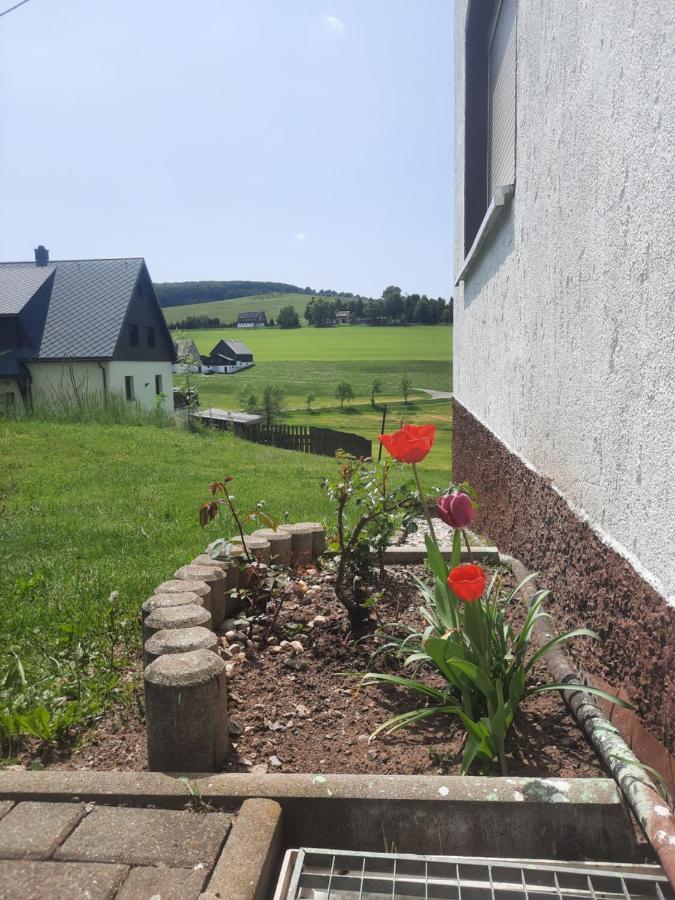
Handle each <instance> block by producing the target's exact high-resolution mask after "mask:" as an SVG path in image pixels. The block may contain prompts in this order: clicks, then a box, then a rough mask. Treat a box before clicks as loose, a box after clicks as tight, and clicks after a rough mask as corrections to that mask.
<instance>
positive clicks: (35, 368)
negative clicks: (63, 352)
mask: <svg viewBox="0 0 675 900" xmlns="http://www.w3.org/2000/svg"><path fill="white" fill-rule="evenodd" d="M102 365H103V366H105V365H106V363H102ZM28 368H29V370H30V374H31V378H32V384H31V391H32V395H33V402H34V403H35V404H38V405H39V404H43V403H44V404H49V403H52V402H54V401H55V400H57V399H64V400H65V399H67V398H72V399H74V398H75V396H76V395H85V394H94V393H99V394H100V395H101V396H103V373H102V372H101V369H100V368H99V367H98V365H97V364H96V363H95V362H72V363H64V362H58V361H56V360H55V361H54V362H31V363H28Z"/></svg>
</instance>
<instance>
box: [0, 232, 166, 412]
mask: <svg viewBox="0 0 675 900" xmlns="http://www.w3.org/2000/svg"><path fill="white" fill-rule="evenodd" d="M174 360H175V354H174V346H173V341H172V339H171V336H170V334H169V330H168V328H167V325H166V322H165V321H164V317H163V315H162V312H161V309H160V307H159V303H158V301H157V297H156V296H155V291H154V288H153V286H152V281H151V279H150V275H149V273H148V269H147V266H146V265H145V261H144V260H143V259H142V258H141V257H135V258H130V259H80V260H77V259H75V260H56V261H50V260H49V252H48V251H47V250H46V249H45V248H44V247H42V246H40V247H38V248H37V249H36V251H35V262H7V263H0V404H3V405H10V404H11V405H16V404H18V403H21V402H23V403H24V404H26V405H27V406H32V405H33V404H37V403H46V404H49V403H53V402H57V401H59V400H70V401H77V400H78V398H81V397H84V396H85V395H92V394H99V395H100V396H101V397H105V396H108V395H109V394H111V393H113V392H117V393H119V394H121V395H123V396H125V397H126V399H127V400H129V401H138V402H139V403H140V404H141V405H142V406H144V407H146V408H148V409H151V408H154V407H155V406H156V405H157V404H158V403H161V405H162V406H163V407H164V408H165V409H166V410H167V411H171V410H172V409H173V391H172V388H173V384H172V364H173V362H174ZM158 398H159V400H158Z"/></svg>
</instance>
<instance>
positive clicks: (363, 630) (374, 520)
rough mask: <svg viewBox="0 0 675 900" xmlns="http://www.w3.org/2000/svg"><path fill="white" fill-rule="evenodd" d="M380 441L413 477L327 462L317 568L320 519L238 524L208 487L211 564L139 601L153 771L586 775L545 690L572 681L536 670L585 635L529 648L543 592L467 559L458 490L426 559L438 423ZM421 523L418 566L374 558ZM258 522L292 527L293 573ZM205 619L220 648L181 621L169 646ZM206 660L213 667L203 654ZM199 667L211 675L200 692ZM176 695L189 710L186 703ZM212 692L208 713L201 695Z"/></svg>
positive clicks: (217, 486) (569, 729) (465, 494)
mask: <svg viewBox="0 0 675 900" xmlns="http://www.w3.org/2000/svg"><path fill="white" fill-rule="evenodd" d="M381 440H382V443H383V444H384V446H385V447H386V448H387V450H388V451H389V453H390V454H391V456H392V457H393V458H395V459H396V460H398V462H400V463H404V464H410V465H411V467H412V474H413V476H414V483H412V482H410V483H407V484H405V483H404V484H402V483H400V479H396V485H395V486H392V484H391V481H392V478H391V474H390V473H391V469H392V464H391V462H390V461H387V462H385V463H384V464H383V465H381V466H380V465H376V464H375V463H374V462H373V461H372V460H359V459H355V458H354V457H351V456H348V455H347V454H338V478H337V480H336V481H335V482H332V483H331V482H327V483H326V487H327V490H328V493H329V496H331V498H332V499H333V500H334V501H335V502H336V505H337V534H336V538H335V548H336V549H337V555H336V556H335V557H334V558H333V559H332V561H331V562H330V563H326V561H324V563H326V565H327V570H322V563H321V561H320V555H321V553H322V552H323V549H324V547H325V544H324V534H323V528H322V527H321V526H318V525H317V526H315V525H312V523H301V524H300V525H291V526H278V523H277V522H275V521H274V520H273V519H272V518H271V517H269V516H267V515H266V514H263V513H262V512H261V510H260V508H258V509H257V510H255V511H252V512H251V513H248V514H246V516H241V515H240V514H239V513H238V511H237V509H236V507H235V505H234V504H233V502H232V501H233V498H232V496H231V494H230V491H229V487H228V484H229V482H231V481H232V477H231V476H227V477H226V478H225V479H224V480H223V481H221V482H214V483H213V484H212V485H211V494H212V499H211V500H209V501H207V502H206V503H205V504H203V506H202V508H201V510H200V520H201V523H202V525H203V526H206V525H207V524H208V523H209V522H211V521H213V520H214V519H216V518H217V517H218V515H219V513H221V512H223V511H226V512H227V514H228V516H230V517H231V518H232V520H233V521H234V523H235V524H236V526H237V531H238V533H239V537H238V538H230V539H229V541H226V540H218V541H216V542H215V543H214V544H212V545H211V551H212V554H213V556H212V557H209V556H206V557H204V556H203V557H199V558H198V559H197V560H195V561H194V563H195V564H194V565H191V566H185V567H183V568H182V569H180V570H179V571H177V572H176V573H175V578H176V579H178V580H176V581H170V582H166V583H165V584H164V585H162V586H161V587H160V588H158V589H157V590H158V591H160V592H162V591H163V592H164V593H161V604H163V607H162V608H161V609H160V608H157V609H156V608H155V607H156V606H157V604H158V603H159V600H158V598H157V597H155V598H153V599H152V601H148V603H146V604H145V605H144V612H145V613H146V616H147V618H146V619H145V621H144V630H145V631H146V632H147V633H146V637H148V636H149V635H151V634H153V633H154V632H157V633H156V636H155V637H153V640H154V641H155V643H156V645H157V646H154V645H153V647H152V648H151V647H150V641H149V642H148V643H146V661H147V662H148V668H147V669H146V672H145V682H146V701H147V706H148V719H149V723H150V724H149V726H148V742H149V744H150V764H151V766H153V767H155V768H160V769H166V768H167V767H168V769H169V770H172V771H173V770H183V771H185V770H187V768H189V766H190V762H191V759H192V757H191V754H192V752H193V751H192V750H188V751H186V749H185V748H186V746H188V745H187V738H188V736H190V737H191V739H192V740H193V741H194V742H196V743H195V749H194V753H195V754H197V753H198V752H199V748H200V747H202V748H203V747H206V748H207V750H208V753H210V752H211V749H209V748H212V747H218V748H219V749H218V752H217V753H216V755H215V756H214V757H213V758H212V759H211V758H210V757H209V758H208V759H207V758H206V757H205V758H204V760H203V761H202V762H201V764H200V765H201V767H200V769H199V770H200V771H213V770H217V769H218V768H220V767H225V768H230V769H232V768H237V767H239V768H244V769H250V768H254V767H259V769H260V770H272V771H274V770H279V771H281V770H284V771H317V772H322V771H326V772H328V771H332V772H380V773H381V772H398V773H404V772H406V773H410V774H413V773H419V772H433V771H442V772H448V773H450V772H453V773H455V772H457V773H462V774H466V773H468V772H469V771H472V772H475V773H478V772H482V773H484V774H490V773H491V772H492V771H493V767H494V766H495V765H498V766H499V768H500V770H501V773H502V774H503V775H511V774H530V775H533V774H543V775H546V774H548V775H561V774H597V772H598V768H597V765H596V763H595V761H594V758H593V754H592V752H591V750H590V749H589V748H588V747H587V746H586V743H585V740H584V739H583V737H582V736H581V733H580V732H579V731H578V730H577V728H576V726H575V725H574V723H573V722H572V720H571V719H570V718H569V716H568V715H567V712H566V711H565V707H564V705H563V703H562V701H561V700H560V698H559V696H558V694H557V690H559V689H563V690H570V689H571V688H570V687H569V686H568V685H567V684H564V685H563V684H560V685H557V684H549V683H546V681H545V670H544V664H543V659H542V656H543V654H544V652H545V651H546V650H547V649H548V648H549V647H553V646H556V645H558V644H560V643H563V642H564V641H567V640H569V639H571V638H585V639H587V638H596V637H597V636H596V635H594V634H593V633H592V632H590V631H588V630H587V629H575V630H574V631H573V632H570V633H568V634H564V635H560V636H558V637H555V638H554V639H552V640H550V641H549V643H548V644H547V645H546V646H545V647H543V648H539V649H535V648H534V647H533V646H532V633H533V629H534V627H535V626H536V623H537V620H538V619H539V618H540V617H541V616H542V615H543V614H544V604H545V602H546V600H547V592H546V591H540V592H538V593H536V594H535V595H534V597H533V598H532V599H531V600H530V601H529V602H524V598H523V597H522V595H521V593H520V586H517V585H515V584H514V583H513V579H512V577H511V575H510V573H509V572H508V570H503V568H502V567H499V566H498V567H497V569H496V570H490V569H488V568H487V567H486V566H482V565H480V564H478V562H477V561H475V560H474V559H473V556H472V549H471V546H470V545H469V541H468V536H467V532H466V528H467V526H469V525H470V524H471V522H472V521H473V519H474V516H475V507H476V501H475V498H473V496H471V494H470V488H468V487H466V488H465V487H464V486H462V487H461V488H460V489H458V488H453V489H451V490H449V491H448V492H446V493H445V494H443V495H441V496H439V497H438V498H437V502H436V514H437V516H438V517H440V519H441V520H442V521H443V522H444V523H445V524H446V525H447V526H448V527H449V528H450V529H451V531H452V542H451V546H452V550H451V553H450V554H449V556H450V559H449V560H447V561H446V559H444V557H443V555H442V554H441V552H440V550H439V545H438V541H437V537H436V533H435V529H434V524H433V522H432V519H431V517H430V515H429V509H428V498H427V496H426V495H425V493H424V490H423V487H422V483H421V478H420V472H419V471H418V468H417V466H418V464H419V463H420V462H421V461H422V460H423V459H424V458H425V456H426V455H427V454H428V452H429V450H430V448H431V446H432V444H433V441H434V428H433V426H428V427H427V426H423V427H414V426H404V427H403V428H402V429H401V430H400V431H399V432H396V433H395V434H394V435H383V436H382V438H381ZM218 495H222V497H218ZM259 507H260V504H259ZM420 512H422V513H423V514H424V515H425V517H426V521H427V526H428V531H427V534H426V535H425V546H426V550H427V555H428V560H427V564H426V565H425V566H420V567H418V568H417V569H416V570H412V569H410V568H407V569H405V568H404V569H401V568H398V569H397V568H395V567H394V568H391V567H390V568H387V567H386V566H385V565H384V558H385V550H386V548H387V546H388V544H389V543H390V542H391V540H392V538H393V536H394V534H395V533H396V531H397V528H398V527H399V526H400V525H402V526H403V528H404V529H405V530H406V531H410V530H413V531H414V529H415V528H416V527H417V526H416V518H415V517H416V515H418V514H419V513H420ZM261 521H262V522H263V524H266V525H268V526H271V529H270V528H267V529H265V531H266V532H267V533H268V534H269V535H270V539H272V537H276V534H277V528H278V527H279V531H280V532H281V531H283V530H284V529H285V530H287V531H288V532H289V533H288V534H287V535H286V537H285V538H284V539H283V541H281V542H279V546H278V547H277V548H276V550H277V551H280V550H281V544H282V543H286V544H288V545H289V546H288V547H287V548H286V552H287V554H288V557H289V559H291V561H292V564H293V566H294V570H293V571H291V572H290V573H289V572H288V571H287V570H286V569H285V567H284V566H282V565H279V563H278V560H279V558H280V557H279V556H277V557H276V559H277V563H274V562H273V561H271V559H270V557H271V554H272V548H271V545H270V542H269V541H268V540H266V539H264V538H263V537H257V538H256V534H260V532H256V533H255V534H254V535H253V536H251V537H249V536H245V534H244V524H245V523H248V522H257V523H260V522H261ZM312 529H317V530H316V532H315V531H313V530H312ZM279 536H280V537H281V535H279ZM237 541H238V542H239V543H238V544H237ZM256 541H257V543H256ZM463 543H465V544H466V555H467V556H468V561H465V562H462V552H463V551H462V545H463ZM275 552H276V551H275ZM216 556H217V557H218V558H217V559H214V558H213V557H216ZM317 558H319V561H318V562H311V561H310V560H317ZM373 558H375V559H376V560H378V561H379V566H378V568H377V569H374V568H373V567H372V560H373ZM209 560H211V561H212V562H214V565H213V566H209V565H208V562H209ZM205 563H206V565H205ZM230 576H232V578H233V581H232V582H231V581H230ZM303 576H304V577H303ZM186 579H187V580H186ZM195 579H202V581H203V582H204V584H201V582H200V581H198V580H195ZM206 582H209V583H208V584H206ZM230 584H232V585H233V586H232V588H231V589H230V587H229V585H230ZM186 590H187V591H198V590H199V591H202V593H203V592H204V591H206V594H204V599H203V600H202V599H201V596H197V595H196V594H195V595H190V597H191V602H192V606H182V605H181V603H182V602H183V601H182V600H181V601H179V602H176V598H175V592H176V591H179V592H180V591H183V592H184V591H186ZM167 592H168V593H167ZM181 596H188V595H187V594H182V595H181ZM186 602H187V601H186ZM149 604H152V608H151V607H150V606H149ZM146 607H147V609H146ZM164 607H166V608H164ZM202 607H205V609H204V608H202ZM239 607H242V610H241V612H239V613H236V614H235V615H234V617H233V613H235V611H236V610H237V609H238V608H239ZM227 610H229V612H227ZM188 611H190V612H191V617H190V616H187V617H186V612H188ZM228 616H229V618H228ZM195 617H197V618H199V622H197V621H196V618H195ZM155 619H156V620H157V621H155ZM188 619H189V621H188ZM193 619H195V621H194V622H193ZM174 620H175V623H174ZM183 620H185V622H183ZM202 620H208V622H207V623H206V624H207V628H208V627H214V628H215V629H216V630H217V631H218V632H219V637H220V647H219V648H218V645H217V644H216V643H214V639H213V634H212V633H211V636H210V637H209V633H208V631H207V630H206V629H204V628H192V629H191V630H192V631H194V632H197V631H198V632H200V634H199V638H200V640H199V641H198V642H197V643H195V646H194V649H190V648H192V644H190V647H189V648H188V650H189V652H182V650H181V648H182V647H183V646H185V647H187V646H188V644H186V643H185V641H176V640H174V639H172V636H175V635H176V631H175V630H172V629H176V628H187V627H188V626H189V625H195V624H202ZM181 623H182V624H181ZM202 632H204V634H202ZM160 637H161V638H162V640H160ZM193 637H194V636H193ZM155 638H156V639H155ZM188 643H189V642H188ZM193 643H194V640H193ZM161 647H165V649H160V648H161ZM214 649H217V650H218V653H219V655H221V656H222V657H224V659H225V664H224V663H223V661H222V660H216V659H214V652H213V651H214ZM150 650H152V653H151V654H150ZM172 653H173V654H174V655H173V656H170V655H169V654H172ZM206 669H208V670H209V673H210V674H209V679H208V680H209V682H213V684H212V687H210V688H208V690H207V689H206V688H204V687H203V684H205V680H204V679H205V676H203V672H202V670H204V671H206ZM211 669H213V672H211ZM225 680H227V687H228V690H227V694H228V695H229V734H230V738H231V742H230V743H231V746H230V754H229V757H227V759H226V758H225V756H224V754H225V752H226V749H227V728H226V726H225V723H227V721H228V708H227V705H225ZM216 682H219V684H217V683H216ZM188 685H190V686H192V685H194V687H190V690H194V692H195V697H197V694H199V697H200V699H199V702H195V703H192V704H190V703H187V702H184V698H183V697H182V694H185V695H186V696H188V695H189V694H188ZM208 691H211V693H210V694H209V697H211V694H212V695H213V696H212V698H211V699H209V700H208V702H207V700H206V699H201V698H202V695H203V698H206V696H207V693H208ZM200 692H201V693H200ZM588 692H589V693H596V694H599V695H600V696H604V697H607V696H608V695H607V694H606V693H605V692H603V691H601V690H599V689H597V688H592V687H590V688H588ZM190 696H191V695H190ZM617 702H621V701H617ZM151 707H152V708H151ZM188 710H189V713H188V712H187V711H188ZM186 716H188V718H186ZM193 719H194V721H193ZM174 720H175V721H174ZM218 729H220V731H221V732H222V734H220V736H219V737H218V739H217V741H216V738H215V734H216V731H217V730H218ZM202 732H203V735H202V737H203V739H200V738H198V734H202ZM374 738H377V740H374ZM169 744H171V747H172V748H173V749H169ZM174 745H175V746H174ZM190 746H191V745H190ZM205 752H206V751H205ZM214 752H215V751H214ZM130 755H131V756H134V757H135V758H136V759H137V760H138V762H139V763H140V762H142V761H143V756H142V753H138V752H134V751H133V750H132V751H129V749H128V747H127V748H125V756H126V759H125V763H124V764H126V765H128V764H129V759H130ZM109 762H110V760H109ZM115 762H116V760H115Z"/></svg>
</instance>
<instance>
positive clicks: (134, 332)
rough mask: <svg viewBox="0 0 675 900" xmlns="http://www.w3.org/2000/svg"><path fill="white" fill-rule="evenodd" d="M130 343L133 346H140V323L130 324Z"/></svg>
mask: <svg viewBox="0 0 675 900" xmlns="http://www.w3.org/2000/svg"><path fill="white" fill-rule="evenodd" d="M129 343H130V344H131V346H132V347H138V325H129Z"/></svg>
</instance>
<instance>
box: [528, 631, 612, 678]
mask: <svg viewBox="0 0 675 900" xmlns="http://www.w3.org/2000/svg"><path fill="white" fill-rule="evenodd" d="M574 637H590V638H594V639H595V640H596V641H599V640H600V635H599V634H596V633H595V631H591V629H590V628H575V629H573V630H572V631H566V632H565V634H559V635H558V636H557V637H554V638H553V639H552V640H550V641H548V642H547V643H546V644H544V646H543V647H540V648H539V650H537V652H536V653H535V654H534V656H533V657H532V659H531V660H530V661H529V663H528V664H527V666H526V671H528V672H529V670H530V669H531V668H532V666H534V665H535V663H536V662H537V661H538V660H540V659H541V658H542V656H544V655H545V654H546V653H548V651H549V650H552V649H553V647H556V646H557V645H558V644H562V643H564V642H565V641H569V640H570V638H574Z"/></svg>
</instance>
